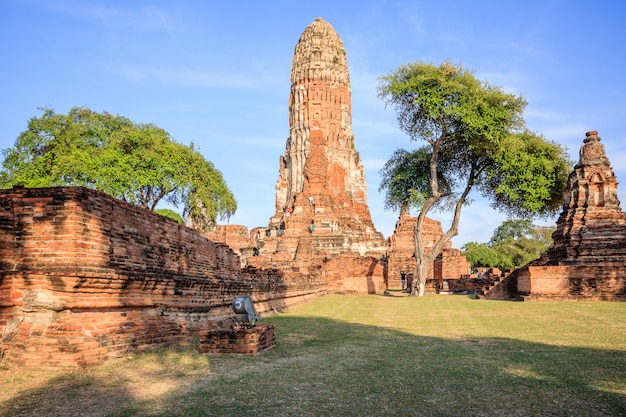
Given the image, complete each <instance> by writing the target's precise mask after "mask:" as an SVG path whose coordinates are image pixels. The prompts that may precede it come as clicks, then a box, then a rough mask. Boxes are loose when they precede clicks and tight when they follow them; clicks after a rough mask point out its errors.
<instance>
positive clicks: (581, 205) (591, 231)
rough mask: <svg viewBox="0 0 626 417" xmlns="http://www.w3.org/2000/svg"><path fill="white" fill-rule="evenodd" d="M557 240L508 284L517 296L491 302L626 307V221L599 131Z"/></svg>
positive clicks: (569, 194)
mask: <svg viewBox="0 0 626 417" xmlns="http://www.w3.org/2000/svg"><path fill="white" fill-rule="evenodd" d="M552 238H553V240H554V246H553V247H552V248H551V249H550V250H549V251H548V253H547V254H546V255H545V256H543V257H542V258H540V259H538V260H536V261H533V262H531V263H530V264H529V265H527V266H525V267H523V268H520V269H518V270H515V271H513V272H512V273H511V274H510V275H509V276H508V277H507V278H506V279H505V280H504V281H503V282H502V284H501V285H503V286H506V287H505V288H507V289H511V288H514V291H515V292H514V293H513V292H511V291H508V292H507V291H504V290H502V289H499V290H497V291H493V292H491V293H489V294H487V298H506V299H513V298H515V299H520V298H521V299H524V300H539V299H541V300H545V299H553V300H554V299H557V300H624V301H626V215H625V214H624V213H623V212H622V210H621V208H620V202H619V200H618V198H617V178H616V177H615V174H614V173H613V170H612V168H611V165H610V163H609V160H608V158H607V157H606V153H605V150H604V145H602V143H601V141H600V137H599V136H598V132H597V131H590V132H587V134H586V137H585V139H584V141H583V146H582V147H581V148H580V160H579V161H578V163H577V164H576V165H575V166H574V170H573V171H572V173H571V174H570V175H569V178H568V182H567V188H566V190H565V195H564V202H563V211H562V212H561V215H560V216H559V219H558V220H557V224H556V230H555V232H554V233H553V235H552ZM512 283H515V286H513V285H511V284H512Z"/></svg>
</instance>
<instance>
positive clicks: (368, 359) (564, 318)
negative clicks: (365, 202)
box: [0, 295, 626, 417]
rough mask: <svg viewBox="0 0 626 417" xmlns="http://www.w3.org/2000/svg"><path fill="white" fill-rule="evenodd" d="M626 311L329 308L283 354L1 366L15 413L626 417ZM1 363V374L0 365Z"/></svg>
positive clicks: (504, 306) (187, 350) (169, 354)
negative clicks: (71, 368) (47, 367)
mask: <svg viewBox="0 0 626 417" xmlns="http://www.w3.org/2000/svg"><path fill="white" fill-rule="evenodd" d="M624 313H626V303H571V302H569V303H526V304H525V303H510V302H492V301H478V300H471V299H469V298H467V297H463V296H429V297H425V298H422V299H418V298H414V297H383V296H340V295H333V296H328V297H324V298H321V299H319V300H316V301H314V302H312V303H310V304H306V305H302V306H299V307H297V308H294V309H292V310H290V311H288V312H285V313H283V314H279V315H276V316H274V317H269V318H265V319H264V320H263V321H265V322H272V323H275V324H276V328H277V337H278V345H277V347H276V348H275V349H272V350H270V351H268V352H265V353H264V354H262V355H260V356H257V357H232V356H225V355H224V356H205V355H201V354H200V353H199V352H198V349H197V346H196V344H195V343H193V342H188V343H186V344H181V345H178V346H176V347H170V348H162V349H157V350H154V351H148V352H141V353H136V354H133V355H131V356H128V357H126V358H120V359H115V360H112V361H110V362H109V363H107V364H104V365H102V366H97V367H93V368H90V369H88V370H85V371H78V372H68V373H49V372H34V371H16V370H13V369H11V368H9V367H7V366H6V364H5V365H4V367H3V368H2V369H1V371H0V382H1V383H2V386H3V387H7V385H8V386H9V387H10V388H9V389H8V390H3V391H2V392H1V393H0V409H1V410H3V411H2V413H3V414H2V415H6V416H17V415H21V416H31V415H32V416H35V415H37V416H39V415H55V416H78V415H80V416H242V415H245V416H330V415H341V416H352V415H354V416H365V415H368V416H369V415H376V416H385V415H387V416H398V415H403V416H404V415H406V416H449V415H463V416H568V417H570V416H573V417H577V416H578V417H583V416H584V417H587V416H591V415H593V416H626V321H625V317H626V315H625V314H624ZM0 365H1V364H0Z"/></svg>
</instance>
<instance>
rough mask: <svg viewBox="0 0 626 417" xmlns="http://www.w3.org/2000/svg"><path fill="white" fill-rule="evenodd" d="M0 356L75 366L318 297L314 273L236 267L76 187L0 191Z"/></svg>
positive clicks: (149, 217)
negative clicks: (235, 309)
mask: <svg viewBox="0 0 626 417" xmlns="http://www.w3.org/2000/svg"><path fill="white" fill-rule="evenodd" d="M0 267H1V269H0V302H1V304H0V330H1V336H2V339H1V341H0V350H2V352H4V354H5V356H6V358H8V359H9V360H10V361H12V362H15V363H17V364H20V365H27V366H48V367H57V366H83V365H87V364H90V363H96V362H101V361H103V360H105V359H106V358H107V357H109V356H115V355H119V354H121V353H123V352H125V351H127V350H129V349H136V348H143V347H147V346H152V345H157V344H161V343H167V342H171V341H173V340H176V339H177V338H180V337H182V336H183V335H185V334H186V333H187V332H189V331H197V330H199V329H209V328H214V327H216V326H218V325H219V324H220V323H221V322H223V321H227V320H229V319H230V318H231V317H232V311H231V308H230V303H231V301H232V299H233V297H234V296H235V295H243V294H251V295H252V296H253V299H254V300H255V307H257V311H259V312H260V313H263V312H269V311H276V310H280V309H281V308H284V306H287V305H293V304H296V303H298V302H301V301H303V300H307V299H310V298H313V297H315V296H317V295H319V294H323V293H325V291H326V285H325V283H323V282H321V281H318V280H316V279H315V278H314V277H313V278H310V279H308V280H303V279H301V276H299V275H298V274H296V273H292V274H289V275H285V274H283V273H281V272H279V271H276V270H262V271H261V270H257V269H255V268H246V269H241V267H240V259H239V256H238V255H237V254H236V253H235V252H233V250H232V249H230V248H229V247H228V246H226V245H224V244H218V243H214V242H211V241H209V240H208V239H206V238H205V237H203V236H201V235H200V234H199V233H197V232H196V231H194V230H192V229H189V228H187V227H184V226H180V225H178V224H177V223H176V222H174V221H172V220H170V219H167V218H165V217H162V216H159V215H158V214H155V213H153V212H150V211H147V210H143V209H141V208H139V207H136V206H132V205H129V204H126V203H124V202H122V201H120V200H117V199H114V198H112V197H109V196H107V195H105V194H102V193H99V192H96V191H93V190H89V189H86V188H82V187H68V188H46V189H20V188H16V189H12V190H0Z"/></svg>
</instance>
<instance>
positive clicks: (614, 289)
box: [487, 263, 626, 301]
mask: <svg viewBox="0 0 626 417" xmlns="http://www.w3.org/2000/svg"><path fill="white" fill-rule="evenodd" d="M515 297H523V299H524V300H525V301H531V300H600V301H626V276H624V274H623V266H621V265H610V264H608V263H607V265H551V266H535V265H527V266H525V267H523V268H519V269H516V270H515V271H513V272H512V273H511V274H510V275H508V276H507V278H506V279H505V280H503V281H502V282H501V283H500V284H499V285H498V286H497V287H495V288H494V290H491V291H490V292H489V294H488V295H487V298H489V299H511V298H515Z"/></svg>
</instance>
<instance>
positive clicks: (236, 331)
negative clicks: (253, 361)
mask: <svg viewBox="0 0 626 417" xmlns="http://www.w3.org/2000/svg"><path fill="white" fill-rule="evenodd" d="M275 346H276V326H275V325H274V324H257V325H256V326H254V327H236V326H231V328H230V329H220V330H208V331H203V332H201V333H200V352H202V353H209V354H221V353H232V354H239V355H252V356H256V355H258V354H259V353H261V352H263V351H265V350H267V349H271V348H273V347H275Z"/></svg>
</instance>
